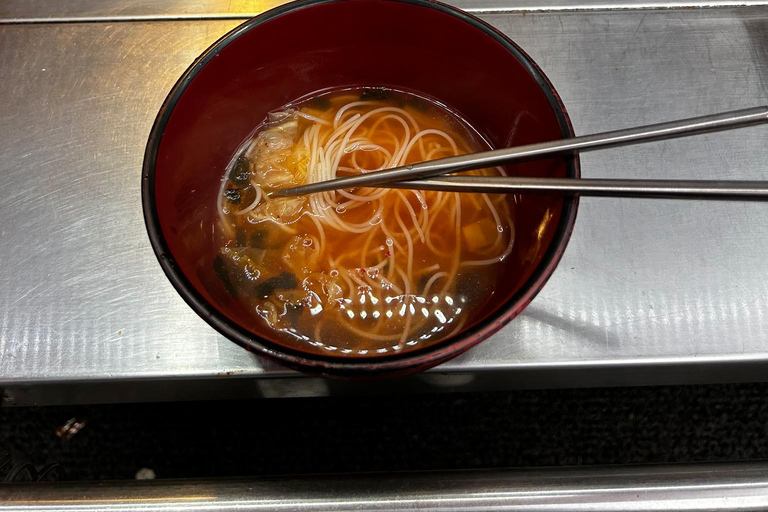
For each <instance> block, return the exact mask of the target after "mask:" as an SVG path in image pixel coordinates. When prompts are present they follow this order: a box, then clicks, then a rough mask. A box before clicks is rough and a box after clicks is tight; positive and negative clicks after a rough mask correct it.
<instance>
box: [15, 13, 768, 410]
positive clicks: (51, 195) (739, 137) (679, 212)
mask: <svg viewBox="0 0 768 512" xmlns="http://www.w3.org/2000/svg"><path fill="white" fill-rule="evenodd" d="M3 5H4V6H5V5H7V3H3ZM486 19H487V20H488V21H490V22H491V23H492V24H494V25H495V26H497V27H498V28H499V29H500V30H502V31H504V32H505V33H507V34H509V35H510V36H511V37H512V38H513V39H514V40H515V41H516V42H518V43H519V44H520V45H521V46H522V47H523V48H525V50H526V51H527V52H528V53H529V54H530V55H531V56H532V57H533V58H534V59H535V60H536V61H537V62H538V63H539V64H540V65H541V67H542V68H543V69H544V71H545V72H546V73H547V74H548V75H549V77H550V78H551V79H552V81H553V82H554V85H555V86H556V87H557V89H558V91H559V92H560V93H561V94H562V96H563V100H564V102H565V104H566V105H567V106H568V109H569V113H570V114H571V117H572V120H573V123H574V126H575V130H576V132H577V133H591V132H597V131H603V130H610V129H616V128H620V127H623V126H627V125H634V124H637V125H639V124H647V123H652V122H660V121H664V120H668V119H674V118H678V117H686V116H694V115H703V114H708V113H713V112H717V111H723V110H730V109H737V108H745V107H749V106H753V105H756V104H764V103H765V102H766V101H768V57H767V56H766V53H765V51H764V49H765V48H766V45H768V28H766V27H768V11H766V9H762V8H755V9H712V10H688V11H682V12H669V11H647V12H634V11H623V12H611V13H599V14H596V13H569V14H529V15H527V16H525V17H523V16H517V15H497V16H487V17H486ZM237 24H238V23H237V22H234V21H210V22H193V21H187V22H168V23H119V24H113V23H92V24H58V25H2V26H0V40H1V41H2V44H0V70H2V76H3V84H4V85H3V87H0V104H2V105H3V107H2V110H1V111H0V154H2V155H3V158H2V159H0V190H2V191H3V194H2V195H0V219H2V221H3V222H2V225H0V261H1V262H2V265H0V284H2V286H0V384H5V385H8V386H13V387H14V394H13V396H17V392H20V391H23V386H24V385H25V384H40V383H44V382H48V383H66V384H73V383H76V382H86V381H101V382H103V381H118V380H125V379H134V380H136V379H149V378H152V379H158V378H161V379H166V380H170V379H174V378H186V377H195V378H202V377H205V378H214V377H217V376H226V375H234V376H242V377H253V376H263V375H266V376H269V377H281V378H285V379H292V378H297V376H296V375H295V374H293V373H291V372H289V371H287V370H284V369H282V368H280V367H278V366H276V365H274V364H272V363H269V362H267V361H265V360H262V359H259V358H258V357H256V356H254V355H252V354H250V353H248V352H246V351H244V350H242V349H241V348H240V347H238V346H236V345H234V344H233V343H231V342H229V341H227V340H225V339H224V338H222V337H221V336H219V335H217V334H216V333H215V332H214V331H213V330H212V329H211V328H210V327H208V326H207V324H205V322H203V321H202V320H200V319H199V318H198V317H197V316H196V315H195V314H194V313H193V312H192V310H191V309H190V308H189V307H187V306H186V304H185V303H184V302H183V300H182V299H181V298H180V297H179V296H178V294H177V293H176V292H175V291H174V290H173V288H172V287H171V285H170V284H169V283H168V281H167V280H166V279H165V277H164V276H163V274H162V271H161V270H160V267H159V265H158V264H157V262H156V261H155V257H154V255H153V253H152V250H151V248H150V246H149V241H148V239H147V236H146V233H145V229H144V224H143V220H142V216H141V204H140V194H139V187H140V184H139V182H140V173H141V161H142V155H143V151H144V147H145V143H146V138H147V135H148V133H149V130H150V127H151V124H152V121H153V119H154V116H155V114H156V112H157V110H158V108H159V107H160V105H161V103H162V101H163V99H164V98H165V95H166V94H167V92H168V90H169V89H170V87H171V86H172V84H173V83H174V81H175V80H176V79H177V78H178V76H179V75H181V73H182V72H183V71H184V69H185V68H186V67H187V66H188V65H189V64H190V62H192V60H193V59H194V58H195V57H196V56H197V55H198V54H199V53H200V52H201V51H202V50H204V49H205V48H206V47H207V46H208V45H209V44H210V43H212V42H213V41H214V40H216V39H217V38H218V37H220V36H221V35H222V34H224V33H225V32H226V31H228V30H229V29H231V28H232V27H234V26H236V25H237ZM715 142H717V144H715ZM765 143H766V140H765V133H764V132H763V131H761V130H745V131H742V132H734V133H723V134H716V135H705V136H701V137H697V138H693V139H689V140H677V141H668V142H662V143H658V144H654V145H653V146H652V147H651V146H647V147H643V148H626V149H622V150H616V151H612V152H604V153H601V154H590V155H584V156H583V157H582V165H583V174H584V175H585V177H594V178H600V177H602V178H619V177H624V178H629V177H634V178H638V177H639V178H647V179H664V178H696V179H721V178H722V179H765V169H766V168H767V167H768V156H767V155H766V152H765V151H764V148H765ZM765 215H766V210H765V206H764V205H760V204H744V203H729V204H725V203H723V204H712V203H692V202H675V201H668V202H663V204H662V203H661V202H658V201H652V200H651V201H640V200H638V201H633V202H627V201H622V200H612V199H599V200H593V201H589V200H588V199H585V200H584V201H582V204H581V206H580V212H579V219H578V221H577V223H576V230H575V232H574V235H573V237H572V239H571V242H570V245H569V247H568V250H567V251H566V254H565V256H564V258H563V260H562V262H561V264H560V266H559V268H558V270H557V271H556V272H555V274H554V276H553V277H552V279H551V280H550V282H549V283H548V284H547V285H546V287H545V288H544V290H543V291H542V293H541V294H540V295H539V296H538V297H537V298H536V300H535V301H534V302H533V303H532V304H531V306H530V307H529V308H528V309H526V311H525V312H524V313H523V314H522V315H521V316H520V317H519V318H518V319H516V320H515V321H513V322H512V323H511V324H510V325H508V326H507V327H506V328H504V329H503V330H501V331H500V332H499V333H498V334H496V335H495V336H493V337H492V338H491V339H489V340H487V341H486V342H484V343H482V344H481V345H479V346H478V347H477V348H475V349H473V350H471V351H470V352H468V353H467V354H464V355H463V356H461V357H460V358H458V359H455V360H453V361H451V362H449V363H447V364H444V365H442V366H440V367H439V368H438V369H436V370H435V372H436V373H455V372H461V373H467V372H471V373H474V374H476V375H477V376H478V378H477V379H476V380H475V381H474V383H475V384H473V385H480V384H481V383H483V382H485V383H487V380H485V379H484V378H483V375H495V376H497V377H498V378H502V379H504V378H506V379H507V380H506V381H504V382H506V383H507V384H509V385H510V386H512V385H513V386H530V385H581V384H591V385H594V384H607V383H611V382H617V380H619V381H621V382H623V383H649V382H660V381H667V382H668V381H669V380H670V379H677V381H702V380H708V379H718V380H724V379H737V380H738V379H745V378H758V377H756V376H760V375H763V376H764V375H765V373H764V372H765V370H766V369H768V336H767V334H768V327H767V326H768V314H767V312H768V282H767V281H766V279H765V275H766V271H767V270H768V264H766V261H765V254H766V253H768V224H766V223H765V222H764V219H765ZM745 368H749V370H748V371H745ZM628 369H630V370H631V371H628ZM713 369H717V370H718V373H717V374H713V373H712V371H713ZM512 370H514V371H512ZM761 370H762V373H761ZM561 372H569V373H567V375H568V377H567V378H564V377H558V375H564V374H562V373H561ZM504 376H507V377H504ZM302 378H303V377H302ZM424 378H426V376H425V377H424ZM411 382H412V383H421V382H426V381H422V380H416V379H414V380H413V381H411ZM341 387H343V385H342V384H338V385H337V383H334V384H333V385H331V392H335V390H337V389H339V388H341ZM272 392H273V393H276V394H279V393H282V392H284V391H281V390H279V389H273V390H272ZM62 396H64V395H62ZM38 398H39V397H38ZM12 400H13V398H12Z"/></svg>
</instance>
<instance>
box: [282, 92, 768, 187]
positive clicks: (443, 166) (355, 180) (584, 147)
mask: <svg viewBox="0 0 768 512" xmlns="http://www.w3.org/2000/svg"><path fill="white" fill-rule="evenodd" d="M763 123H768V106H763V107H756V108H748V109H744V110H734V111H730V112H723V113H720V114H713V115H708V116H701V117H693V118H690V119H683V120H680V121H672V122H668V123H660V124H652V125H647V126H640V127H636V128H629V129H625V130H616V131H611V132H603V133H597V134H593V135H584V136H581V137H573V138H570V139H559V140H554V141H550V142H541V143H537V144H528V145H525V146H517V147H512V148H504V149H497V150H493V151H484V152H481V153H472V154H468V155H461V156H455V157H449V158H441V159H438V160H431V161H428V162H419V163H416V164H412V165H406V166H402V167H395V168H392V169H385V170H382V171H376V172H369V173H365V174H358V175H355V176H346V177H343V178H336V179H333V180H328V181H321V182H317V183H310V184H307V185H301V186H298V187H292V188H286V189H283V190H279V191H276V192H273V193H272V194H270V195H272V196H273V197H274V196H278V197H279V196H298V195H303V194H313V193H316V192H324V191H327V190H336V189H340V188H350V187H375V186H382V185H383V184H385V183H392V182H395V181H402V180H417V179H421V178H428V177H431V176H437V175H440V174H448V173H453V172H461V171H468V170H471V169H482V168H485V167H495V166H498V165H506V164H510V163H514V162H522V161H527V160H534V159H540V158H545V157H552V156H557V155H566V154H575V153H580V152H583V151H594V150H596V149H605V148H611V147H617V146H627V145H630V144H639V143H643V142H651V141H655V140H662V139H673V138H677V137H686V136H689V135H697V134H701V133H710V132H716V131H722V130H732V129H735V128H743V127H746V126H753V125H758V124H763ZM410 183H411V184H413V182H412V181H411V182H410ZM447 183H451V185H450V186H451V187H454V186H455V185H456V184H457V183H459V182H452V181H449V182H444V183H443V184H444V185H446V184H447ZM677 183H683V184H684V185H686V188H687V189H688V191H687V192H685V193H684V195H686V196H693V195H692V193H691V192H690V191H691V190H693V189H695V188H696V187H695V186H694V185H693V183H695V182H677ZM577 184H578V183H576V182H573V185H577ZM422 186H423V185H420V187H422ZM446 186H447V185H446ZM495 186H496V187H498V185H495ZM564 186H566V185H564V184H562V185H561V188H562V187H564ZM604 186H607V185H604ZM738 186H739V187H740V188H744V185H743V183H742V184H739V185H738ZM420 187H414V186H413V185H411V186H410V187H406V188H420ZM660 188H662V189H665V190H666V191H667V192H666V193H665V194H663V195H664V197H670V194H671V193H672V192H673V190H672V189H673V188H674V185H673V183H672V182H670V183H667V184H665V185H663V186H661V187H660ZM715 188H723V189H729V185H728V182H710V183H709V184H708V185H707V184H705V186H704V187H702V189H703V190H710V191H711V192H714V189H715ZM758 188H759V187H758ZM453 190H456V189H455V188H454V189H453ZM538 190H539V191H541V190H543V189H542V188H539V189H538ZM640 190H642V185H641V184H636V186H635V188H634V191H635V192H634V193H635V194H646V195H647V194H648V193H651V192H650V191H649V192H647V193H646V192H639V191H640ZM522 191H523V190H522V189H518V190H517V192H522ZM625 192H626V191H625ZM659 192H660V190H659V187H657V188H656V189H655V193H659ZM580 193H581V194H582V195H586V192H584V191H583V190H582V192H580ZM699 193H701V192H699ZM602 195H608V189H605V190H604V193H603V194H602ZM710 196H711V194H710V195H708V197H710ZM660 197H661V196H660ZM698 197H702V196H698Z"/></svg>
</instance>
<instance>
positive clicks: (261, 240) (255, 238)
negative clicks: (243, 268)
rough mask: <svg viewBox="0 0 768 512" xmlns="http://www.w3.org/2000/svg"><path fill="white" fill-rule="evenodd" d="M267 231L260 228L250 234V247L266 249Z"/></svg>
mask: <svg viewBox="0 0 768 512" xmlns="http://www.w3.org/2000/svg"><path fill="white" fill-rule="evenodd" d="M268 235H269V232H268V231H267V230H266V229H260V230H258V231H256V232H255V233H253V234H252V235H251V247H253V248H254V249H267V240H268Z"/></svg>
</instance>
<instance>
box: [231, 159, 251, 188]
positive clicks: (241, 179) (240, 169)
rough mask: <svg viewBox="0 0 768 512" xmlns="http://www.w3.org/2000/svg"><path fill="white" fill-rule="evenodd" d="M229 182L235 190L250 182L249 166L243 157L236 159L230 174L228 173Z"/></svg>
mask: <svg viewBox="0 0 768 512" xmlns="http://www.w3.org/2000/svg"><path fill="white" fill-rule="evenodd" d="M229 181H231V182H232V184H233V185H234V186H235V187H237V188H242V187H244V186H246V185H248V184H249V183H250V182H251V166H250V164H249V163H248V159H247V158H245V157H244V156H242V155H241V156H239V157H237V160H236V161H235V166H234V167H233V168H232V172H230V173H229Z"/></svg>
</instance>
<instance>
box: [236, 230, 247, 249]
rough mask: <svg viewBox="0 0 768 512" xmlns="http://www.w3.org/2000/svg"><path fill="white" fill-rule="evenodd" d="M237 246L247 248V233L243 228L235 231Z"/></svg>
mask: <svg viewBox="0 0 768 512" xmlns="http://www.w3.org/2000/svg"><path fill="white" fill-rule="evenodd" d="M235 245H237V246H238V247H245V231H244V230H243V229H242V228H237V229H235Z"/></svg>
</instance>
